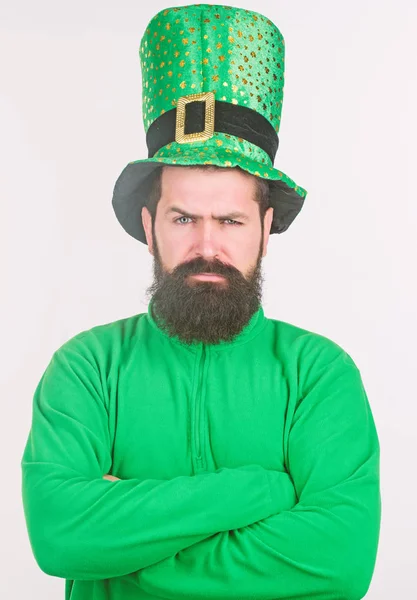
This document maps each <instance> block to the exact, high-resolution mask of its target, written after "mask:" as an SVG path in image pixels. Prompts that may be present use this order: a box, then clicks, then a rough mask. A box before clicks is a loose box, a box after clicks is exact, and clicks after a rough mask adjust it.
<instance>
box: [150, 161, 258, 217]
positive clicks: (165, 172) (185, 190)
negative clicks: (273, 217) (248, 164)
mask: <svg viewBox="0 0 417 600" xmlns="http://www.w3.org/2000/svg"><path fill="white" fill-rule="evenodd" d="M256 189H257V184H256V178H255V177H254V176H249V175H247V174H246V173H243V172H242V171H239V170H236V169H230V168H222V169H214V170H211V169H204V168H203V169H197V168H192V169H191V168H189V167H176V166H175V167H170V166H168V167H164V168H163V169H162V177H161V198H160V201H159V203H160V205H161V207H162V208H164V209H166V208H169V207H170V206H171V205H173V204H175V205H177V204H178V203H179V202H181V206H182V207H183V208H184V209H188V210H190V211H191V210H195V209H197V210H199V212H200V213H201V214H203V213H205V212H207V213H209V212H211V210H212V209H216V207H217V208H219V209H225V208H228V209H234V210H238V209H239V210H245V211H246V212H247V213H248V214H250V213H251V212H252V211H254V212H256V211H257V203H256V202H255V194H256Z"/></svg>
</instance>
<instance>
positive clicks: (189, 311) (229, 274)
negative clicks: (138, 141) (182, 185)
mask: <svg viewBox="0 0 417 600" xmlns="http://www.w3.org/2000/svg"><path fill="white" fill-rule="evenodd" d="M262 237H263V235H262ZM153 239H154V262H153V273H154V280H153V282H152V284H151V285H150V286H149V287H148V288H147V290H146V294H147V297H149V296H151V302H152V307H151V308H152V315H153V317H154V319H155V321H156V322H157V323H158V326H159V327H161V328H162V329H163V330H164V331H166V332H167V333H168V334H169V335H170V336H177V337H178V338H179V339H180V340H181V341H182V342H184V343H185V344H192V343H194V342H202V343H204V344H217V343H219V342H220V341H231V340H233V338H235V337H236V336H237V335H238V334H239V333H240V332H241V331H242V329H243V327H244V326H245V325H247V324H248V322H249V320H250V318H251V317H252V315H253V314H254V313H255V312H256V311H257V310H258V308H259V306H260V304H261V301H262V284H263V275H262V268H261V267H262V240H261V244H260V248H259V253H258V257H257V260H256V264H255V266H254V267H253V268H252V269H251V271H250V273H249V275H247V276H246V277H245V276H244V275H243V274H242V273H241V272H240V271H239V270H238V269H236V268H235V267H233V266H231V265H227V264H225V263H223V262H221V261H219V260H217V259H214V260H212V261H207V260H205V259H204V258H202V257H197V258H195V259H193V260H191V261H189V262H187V263H182V264H179V265H178V266H177V267H175V269H173V271H172V273H169V272H167V271H166V270H165V269H164V268H163V264H162V260H161V256H160V254H159V250H158V246H157V243H156V237H155V234H154V238H153ZM196 273H214V274H216V275H223V276H224V277H225V280H221V281H220V280H217V281H203V280H197V279H196V278H194V277H189V275H192V274H196Z"/></svg>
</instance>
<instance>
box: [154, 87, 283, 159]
mask: <svg viewBox="0 0 417 600" xmlns="http://www.w3.org/2000/svg"><path fill="white" fill-rule="evenodd" d="M191 97H192V96H190V97H189V98H191ZM206 106H207V105H206V102H205V101H188V102H187V104H186V105H185V107H184V110H185V122H184V133H185V134H186V135H188V134H194V133H197V132H203V131H204V130H205V128H206V114H207V112H206V110H205V109H206ZM176 123H177V109H176V108H174V109H172V110H169V111H167V112H165V113H163V114H162V115H160V116H159V117H158V118H157V119H155V121H154V122H153V123H152V124H151V125H150V127H149V129H148V131H147V134H146V144H147V146H148V158H152V157H153V156H154V154H155V153H156V152H158V150H159V149H160V148H163V147H164V146H166V145H167V144H171V143H172V142H175V140H176ZM214 131H216V132H218V133H226V134H229V135H233V136H235V137H238V138H242V139H244V140H246V141H248V142H250V143H251V144H255V145H256V146H258V147H259V148H261V149H262V150H264V152H266V154H267V155H268V156H269V158H270V159H271V163H272V164H273V163H274V159H275V155H276V153H277V150H278V144H279V139H278V134H277V132H276V131H275V129H274V127H273V126H272V125H271V123H270V122H269V121H268V119H266V118H265V117H264V116H263V115H261V114H260V113H258V112H256V111H255V110H253V109H251V108H247V107H246V106H240V105H239V104H231V103H230V102H221V101H220V100H216V101H215V102H214ZM208 137H211V136H208ZM207 139H208V138H207Z"/></svg>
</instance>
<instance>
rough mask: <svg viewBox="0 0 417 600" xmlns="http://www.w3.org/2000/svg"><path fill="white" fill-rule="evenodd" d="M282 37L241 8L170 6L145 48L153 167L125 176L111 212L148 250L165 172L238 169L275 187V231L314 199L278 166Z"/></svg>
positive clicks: (137, 164) (137, 166)
mask: <svg viewBox="0 0 417 600" xmlns="http://www.w3.org/2000/svg"><path fill="white" fill-rule="evenodd" d="M284 55H285V46H284V38H283V36H282V34H281V32H280V31H279V29H278V28H277V27H276V25H274V23H272V22H271V21H270V20H269V19H268V18H267V17H265V16H263V15H261V14H259V13H256V12H253V11H250V10H245V9H242V8H235V7H231V6H219V5H213V4H194V5H189V6H180V7H172V8H167V9H165V10H162V11H160V12H159V13H158V14H157V15H156V16H155V17H153V19H152V20H151V21H150V23H149V25H148V27H147V29H146V31H145V33H144V35H143V38H142V41H141V45H140V59H141V67H142V95H143V122H144V126H145V131H146V142H147V146H148V151H149V157H148V158H147V159H142V160H136V161H133V162H130V163H129V164H128V165H127V166H126V167H125V169H124V170H123V171H122V173H121V175H120V176H119V178H118V180H117V182H116V185H115V187H114V193H113V200H112V204H113V208H114V211H115V213H116V216H117V218H118V220H119V222H120V224H121V225H122V226H123V228H124V229H125V230H126V231H127V233H129V234H130V235H131V236H133V237H134V238H136V239H137V240H139V241H141V242H143V243H144V244H146V243H147V242H146V237H145V232H144V230H143V225H142V216H141V211H142V207H143V206H144V205H145V204H146V203H147V201H148V198H149V191H150V185H151V184H152V181H153V177H152V175H153V173H154V171H155V169H156V168H158V167H161V166H162V165H164V164H165V165H206V164H212V165H218V166H220V167H225V168H227V167H236V166H237V167H240V168H242V169H244V170H245V171H247V172H248V173H251V174H252V175H256V176H258V177H262V178H264V179H266V180H268V182H269V185H270V205H271V206H272V207H273V208H274V215H273V222H272V225H271V233H282V232H284V231H285V230H286V229H288V227H289V226H290V224H291V223H292V221H293V220H294V219H295V217H296V216H297V214H298V213H299V212H300V210H301V208H302V205H303V202H304V199H305V197H306V195H307V191H306V190H305V189H303V188H302V187H300V186H298V185H296V184H295V182H294V181H293V180H292V179H290V178H289V177H288V176H287V175H285V173H283V172H282V171H279V170H278V169H275V168H274V159H275V154H276V152H277V149H278V132H279V126H280V121H281V110H282V100H283V91H284Z"/></svg>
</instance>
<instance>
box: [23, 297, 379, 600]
mask: <svg viewBox="0 0 417 600" xmlns="http://www.w3.org/2000/svg"><path fill="white" fill-rule="evenodd" d="M150 309H151V305H149V309H148V312H145V313H141V314H138V315H134V316H131V317H128V318H125V319H122V320H118V321H115V322H113V323H108V324H105V325H99V326H96V327H93V328H91V329H89V330H87V331H83V332H81V333H79V334H77V335H75V336H74V337H72V338H71V339H69V340H68V341H67V342H65V343H64V344H63V345H62V346H61V347H60V348H58V349H57V350H56V352H55V353H54V354H53V356H52V358H51V360H50V362H49V364H48V365H47V367H46V369H45V371H44V373H43V375H42V377H41V379H40V381H39V383H38V385H37V387H36V390H35V393H34V399H33V419H32V424H31V429H30V432H29V436H28V439H27V444H26V447H25V450H24V454H23V457H22V463H21V466H22V495H23V505H24V511H25V517H26V522H27V527H28V533H29V538H30V542H31V545H32V549H33V553H34V557H35V559H36V561H37V563H38V565H39V567H40V568H41V569H42V570H43V571H44V572H45V573H47V574H49V575H53V576H56V577H62V578H66V579H67V581H66V584H65V586H66V587H65V589H66V600H69V599H71V600H92V599H94V600H157V599H161V598H171V599H175V600H182V599H184V598H193V599H194V600H197V599H203V598H205V599H210V598H212V599H218V600H220V599H226V598H239V599H240V600H242V599H251V600H255V599H259V600H261V599H262V600H266V599H277V600H278V599H280V600H281V599H282V600H284V599H285V600H286V599H289V598H292V599H293V600H295V599H299V600H301V599H306V598H314V599H315V600H331V599H334V600H336V599H337V600H339V599H340V598H345V599H352V600H353V599H355V600H356V599H359V598H362V597H363V596H364V595H365V593H366V591H367V589H368V586H369V584H370V581H371V577H372V574H373V570H374V565H375V560H376V552H377V545H378V538H379V527H380V517H381V498H380V488H379V442H378V436H377V432H376V428H375V423H374V420H373V417H372V413H371V408H370V405H369V402H368V399H367V395H366V392H365V390H364V386H363V382H362V379H361V375H360V371H359V370H358V368H357V366H356V365H355V363H354V362H353V360H352V358H351V357H350V356H349V355H348V354H347V353H346V352H345V351H344V350H343V349H342V348H341V347H340V346H338V345H337V344H336V343H335V342H333V341H331V340H329V339H328V338H325V337H323V336H320V335H319V334H316V333H313V332H309V331H307V330H304V329H301V328H298V327H296V326H294V325H291V324H289V323H285V322H283V321H278V320H274V319H269V318H267V317H266V316H265V315H264V312H263V309H262V307H261V308H260V309H259V311H258V312H257V313H256V314H255V315H254V316H253V318H252V319H251V321H250V323H249V324H248V325H247V326H246V327H245V328H244V330H243V331H242V332H241V334H240V335H239V336H238V338H236V339H235V340H234V341H232V342H222V343H221V344H218V345H210V346H205V345H203V344H194V345H192V346H190V347H187V346H185V345H184V344H182V343H181V342H180V340H178V339H177V338H170V337H168V336H167V335H166V334H165V333H164V332H163V331H162V330H161V329H159V328H158V326H157V324H156V323H155V322H154V320H153V319H152V315H151V312H150ZM107 473H112V474H113V475H115V476H116V477H119V478H120V481H114V482H112V481H108V480H104V479H103V475H105V474H107Z"/></svg>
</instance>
